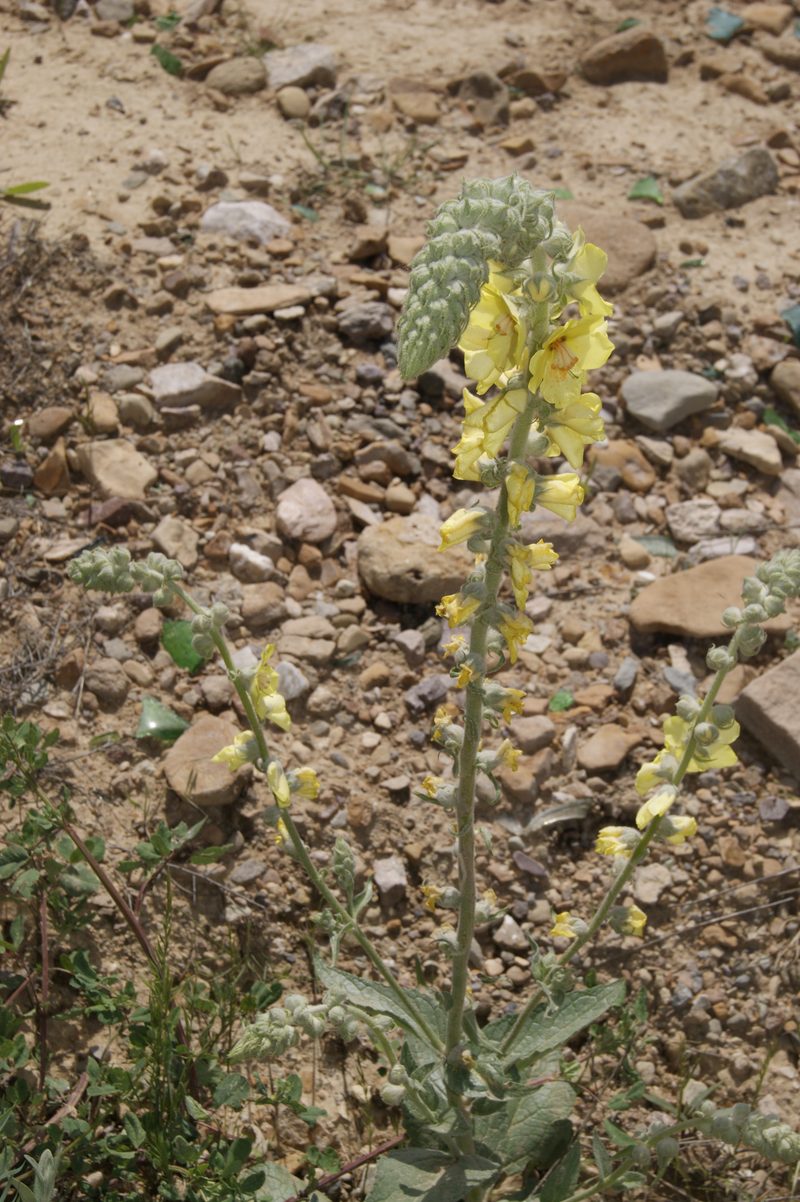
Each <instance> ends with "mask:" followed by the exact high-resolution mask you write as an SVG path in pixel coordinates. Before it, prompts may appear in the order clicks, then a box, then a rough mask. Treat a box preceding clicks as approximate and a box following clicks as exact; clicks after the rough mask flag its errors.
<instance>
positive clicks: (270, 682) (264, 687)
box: [250, 643, 278, 705]
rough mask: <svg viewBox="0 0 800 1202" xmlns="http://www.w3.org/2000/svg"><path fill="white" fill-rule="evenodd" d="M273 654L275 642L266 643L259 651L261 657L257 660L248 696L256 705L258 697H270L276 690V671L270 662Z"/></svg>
mask: <svg viewBox="0 0 800 1202" xmlns="http://www.w3.org/2000/svg"><path fill="white" fill-rule="evenodd" d="M274 654H275V644H274V643H267V645H266V647H265V648H264V650H263V651H262V652H261V659H260V660H259V661H258V667H257V668H256V671H255V675H254V676H253V681H252V684H251V685H250V696H251V698H252V700H253V702H254V704H256V705H257V704H258V701H259V698H261V697H271V696H272V694H273V693H275V692H277V690H278V673H277V672H276V671H275V669H274V668H273V666H272V664H271V663H270V660H271V659H272V657H273V655H274Z"/></svg>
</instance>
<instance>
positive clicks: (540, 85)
mask: <svg viewBox="0 0 800 1202" xmlns="http://www.w3.org/2000/svg"><path fill="white" fill-rule="evenodd" d="M505 79H506V83H507V84H508V85H509V86H510V87H512V88H516V89H517V90H518V91H520V92H524V93H525V95H526V96H533V97H534V99H535V98H536V97H537V96H544V95H546V94H547V93H548V92H550V93H553V94H556V93H558V92H560V91H561V89H562V88H563V86H564V84H565V83H566V82H567V74H566V72H565V71H549V70H544V71H540V70H538V69H537V68H536V67H529V66H525V67H520V68H518V69H517V70H515V71H512V72H511V73H510V74H509V75H508V76H506V77H505Z"/></svg>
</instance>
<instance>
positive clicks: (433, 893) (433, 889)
mask: <svg viewBox="0 0 800 1202" xmlns="http://www.w3.org/2000/svg"><path fill="white" fill-rule="evenodd" d="M420 893H421V894H422V896H423V897H424V898H425V909H426V910H430V911H431V913H433V911H434V910H435V909H436V905H437V903H438V902H439V901H441V899H442V896H443V890H442V889H439V887H438V886H437V885H422V886H421V887H420Z"/></svg>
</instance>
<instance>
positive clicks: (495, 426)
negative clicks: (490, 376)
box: [453, 388, 528, 480]
mask: <svg viewBox="0 0 800 1202" xmlns="http://www.w3.org/2000/svg"><path fill="white" fill-rule="evenodd" d="M463 397H464V409H465V412H466V416H465V418H464V424H463V427H462V432H461V440H460V441H459V442H458V443H457V444H456V445H455V446H454V447H453V454H454V455H455V456H456V467H455V471H454V472H453V475H454V476H455V478H456V479H457V480H480V478H481V477H480V470H479V469H480V465H481V461H484V462H487V463H488V461H489V460H490V459H495V458H496V457H497V456H498V455H499V453H500V449H501V448H502V446H503V443H504V442H505V441H506V439H507V438H508V436H509V434H510V432H511V427H512V426H513V424H514V422H515V421H516V419H517V418H518V417H519V415H520V414H521V413H522V412H523V410H524V408H525V406H526V404H527V401H528V393H527V390H526V389H524V388H512V389H508V390H506V391H504V392H501V393H498V395H497V396H496V397H492V399H491V400H490V401H481V400H479V398H478V397H475V396H473V395H472V393H471V392H470V391H469V390H468V389H466V388H465V389H464V393H463Z"/></svg>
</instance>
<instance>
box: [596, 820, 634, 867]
mask: <svg viewBox="0 0 800 1202" xmlns="http://www.w3.org/2000/svg"><path fill="white" fill-rule="evenodd" d="M638 842H639V835H638V834H637V832H636V831H634V830H631V829H630V827H626V826H604V827H603V828H602V830H600V831H598V832H597V842H596V843H595V845H594V849H595V851H596V852H597V853H598V854H599V855H601V856H624V857H625V859H626V860H629V859H630V857H631V853H632V851H633V849H634V848H635V846H636V844H637V843H638Z"/></svg>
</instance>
